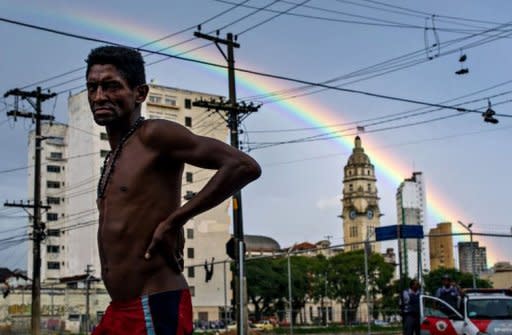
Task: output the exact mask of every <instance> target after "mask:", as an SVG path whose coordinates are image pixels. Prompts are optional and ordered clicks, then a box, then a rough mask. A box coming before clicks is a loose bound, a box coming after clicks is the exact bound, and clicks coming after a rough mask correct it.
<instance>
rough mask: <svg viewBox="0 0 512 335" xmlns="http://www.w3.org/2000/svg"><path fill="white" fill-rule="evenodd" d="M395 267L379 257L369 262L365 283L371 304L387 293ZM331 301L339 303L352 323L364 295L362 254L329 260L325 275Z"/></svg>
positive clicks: (359, 252) (348, 253)
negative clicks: (329, 288) (368, 290)
mask: <svg viewBox="0 0 512 335" xmlns="http://www.w3.org/2000/svg"><path fill="white" fill-rule="evenodd" d="M393 271H394V267H393V266H392V265H391V264H388V263H386V262H384V258H383V257H382V256H381V255H380V254H371V255H370V257H369V259H368V281H369V289H370V294H371V299H372V301H375V298H376V296H377V295H378V294H382V293H384V292H387V291H389V290H390V289H389V287H388V286H389V283H390V281H391V278H392V277H393ZM328 273H329V274H328V280H329V285H330V286H331V290H330V293H331V298H333V299H336V300H338V301H340V302H341V303H342V305H343V309H345V310H347V311H348V313H347V317H348V320H346V321H348V322H352V321H353V320H354V319H355V311H356V310H357V308H358V307H359V303H360V302H361V298H362V297H363V296H364V295H365V294H366V282H365V273H364V253H363V251H362V250H358V251H351V252H344V253H340V254H338V255H336V256H334V257H331V258H330V259H329V271H328Z"/></svg>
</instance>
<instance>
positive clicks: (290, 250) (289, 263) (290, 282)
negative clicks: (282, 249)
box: [288, 244, 295, 335]
mask: <svg viewBox="0 0 512 335" xmlns="http://www.w3.org/2000/svg"><path fill="white" fill-rule="evenodd" d="M294 248H295V244H294V245H293V247H291V248H290V249H288V308H289V310H290V335H293V305H292V265H291V262H290V254H291V253H292V251H293V249H294Z"/></svg>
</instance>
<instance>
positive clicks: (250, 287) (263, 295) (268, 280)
mask: <svg viewBox="0 0 512 335" xmlns="http://www.w3.org/2000/svg"><path fill="white" fill-rule="evenodd" d="M246 271H247V295H248V297H249V300H250V301H251V303H252V304H253V305H254V314H255V318H256V320H261V317H262V316H263V315H268V314H269V313H270V312H271V309H272V308H273V302H274V301H275V300H276V299H279V298H280V296H281V292H280V291H279V290H280V287H282V285H284V283H283V281H284V280H283V275H282V273H280V272H278V271H276V260H275V259H268V258H260V259H252V260H251V259H248V260H247V262H246Z"/></svg>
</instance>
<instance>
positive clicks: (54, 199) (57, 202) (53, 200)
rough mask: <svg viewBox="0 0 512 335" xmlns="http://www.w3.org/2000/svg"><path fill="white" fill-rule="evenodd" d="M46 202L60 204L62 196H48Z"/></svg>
mask: <svg viewBox="0 0 512 335" xmlns="http://www.w3.org/2000/svg"><path fill="white" fill-rule="evenodd" d="M46 202H47V203H48V205H60V198H56V197H47V198H46Z"/></svg>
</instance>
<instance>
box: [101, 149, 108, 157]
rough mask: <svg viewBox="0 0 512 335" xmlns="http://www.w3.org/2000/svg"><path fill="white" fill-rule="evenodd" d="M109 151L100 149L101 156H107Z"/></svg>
mask: <svg viewBox="0 0 512 335" xmlns="http://www.w3.org/2000/svg"><path fill="white" fill-rule="evenodd" d="M109 152H110V150H101V151H100V156H101V157H107V155H108V153H109Z"/></svg>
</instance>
